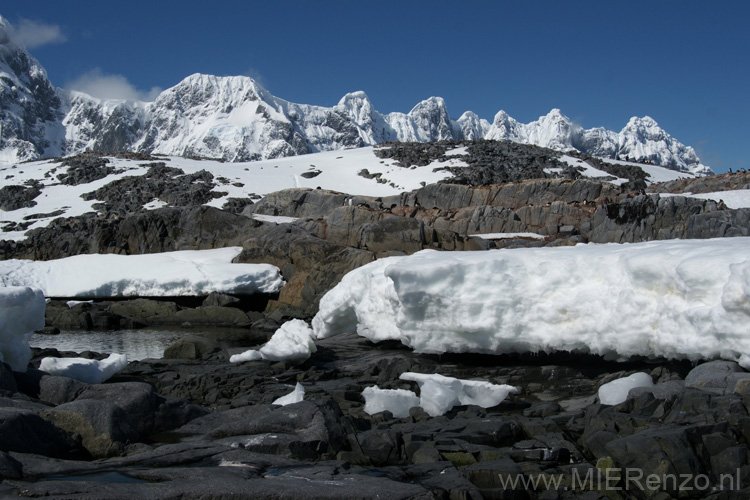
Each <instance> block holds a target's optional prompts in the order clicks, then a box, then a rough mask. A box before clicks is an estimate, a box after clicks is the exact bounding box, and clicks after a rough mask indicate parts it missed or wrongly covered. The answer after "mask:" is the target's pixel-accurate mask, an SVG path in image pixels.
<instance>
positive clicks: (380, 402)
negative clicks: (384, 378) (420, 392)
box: [362, 385, 419, 418]
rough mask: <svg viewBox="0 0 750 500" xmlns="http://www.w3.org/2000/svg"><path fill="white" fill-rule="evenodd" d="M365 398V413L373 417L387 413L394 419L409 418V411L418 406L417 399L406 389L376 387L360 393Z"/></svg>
mask: <svg viewBox="0 0 750 500" xmlns="http://www.w3.org/2000/svg"><path fill="white" fill-rule="evenodd" d="M362 396H363V397H364V398H365V413H367V414H368V415H374V414H375V413H379V412H381V411H386V410H387V411H389V412H391V413H392V414H393V416H394V417H396V418H406V417H408V416H409V409H411V408H413V407H415V406H419V398H418V397H417V395H416V394H414V393H413V392H412V391H409V390H406V389H381V388H379V387H378V386H377V385H376V386H373V387H367V388H366V389H365V390H364V391H362Z"/></svg>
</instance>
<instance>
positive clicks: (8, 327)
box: [0, 286, 46, 371]
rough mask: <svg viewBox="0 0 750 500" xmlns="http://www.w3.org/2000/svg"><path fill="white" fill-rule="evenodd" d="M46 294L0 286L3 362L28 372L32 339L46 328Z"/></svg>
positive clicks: (25, 288) (0, 349) (0, 339)
mask: <svg viewBox="0 0 750 500" xmlns="http://www.w3.org/2000/svg"><path fill="white" fill-rule="evenodd" d="M45 305H46V303H45V300H44V295H43V294H42V292H41V291H40V290H34V289H32V288H29V287H21V286H11V287H0V361H4V362H5V363H7V364H8V365H9V366H10V367H11V368H12V369H13V370H15V371H26V367H27V365H28V364H29V360H30V359H31V348H30V347H29V337H31V334H32V333H34V330H38V329H40V328H43V327H44V308H45Z"/></svg>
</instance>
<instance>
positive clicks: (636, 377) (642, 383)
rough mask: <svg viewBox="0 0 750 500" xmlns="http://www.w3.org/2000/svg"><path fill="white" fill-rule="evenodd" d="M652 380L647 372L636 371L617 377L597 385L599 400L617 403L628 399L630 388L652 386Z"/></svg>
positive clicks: (611, 403)
mask: <svg viewBox="0 0 750 500" xmlns="http://www.w3.org/2000/svg"><path fill="white" fill-rule="evenodd" d="M653 385H654V381H653V380H652V379H651V375H649V374H648V373H643V372H638V373H634V374H632V375H630V376H628V377H623V378H618V379H617V380H613V381H612V382H608V383H606V384H604V385H602V386H601V387H599V401H600V402H601V403H602V404H603V405H619V404H620V403H622V402H624V401H625V400H626V399H628V392H630V389H634V388H636V387H652V386H653Z"/></svg>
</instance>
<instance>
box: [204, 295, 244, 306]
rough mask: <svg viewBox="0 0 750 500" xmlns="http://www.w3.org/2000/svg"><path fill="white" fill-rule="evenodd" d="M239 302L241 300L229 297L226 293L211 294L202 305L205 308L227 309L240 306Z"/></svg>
mask: <svg viewBox="0 0 750 500" xmlns="http://www.w3.org/2000/svg"><path fill="white" fill-rule="evenodd" d="M239 302H240V299H238V298H237V297H233V296H232V295H227V294H226V293H217V292H211V293H210V294H208V297H206V298H205V299H204V300H203V303H202V304H201V305H202V306H203V307H208V306H218V307H226V306H232V305H236V304H239Z"/></svg>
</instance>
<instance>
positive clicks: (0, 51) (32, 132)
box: [0, 17, 713, 174]
mask: <svg viewBox="0 0 750 500" xmlns="http://www.w3.org/2000/svg"><path fill="white" fill-rule="evenodd" d="M0 104H2V115H0V123H1V124H2V136H0V160H3V161H9V162H13V161H22V160H30V159H38V158H41V157H47V156H67V155H72V154H76V153H80V152H82V151H85V150H101V151H112V152H115V151H132V152H139V153H149V154H150V153H157V154H167V155H176V156H199V157H208V158H218V159H221V160H224V161H229V162H239V161H251V160H261V159H272V158H279V157H285V156H294V155H300V154H307V153H313V152H321V151H333V150H339V149H346V148H353V147H363V146H368V145H373V144H377V143H381V142H434V141H441V140H474V139H494V140H501V141H510V142H520V143H526V144H534V145H538V146H543V147H548V148H552V149H556V150H561V151H569V150H577V151H579V152H582V153H585V154H591V155H593V156H599V157H604V158H618V157H622V158H625V157H629V158H631V159H633V160H637V161H642V162H652V163H655V164H659V165H664V166H668V167H671V168H675V169H678V170H682V171H686V172H691V173H695V174H711V173H713V172H712V171H711V169H710V168H709V167H707V166H706V165H703V164H702V163H701V161H700V159H699V158H698V157H697V155H696V154H695V151H694V150H693V148H691V147H689V146H685V145H684V144H682V143H680V142H679V141H677V140H676V139H674V138H673V137H672V136H670V135H669V134H668V133H667V132H666V131H664V130H663V129H661V128H660V127H659V126H658V124H657V123H656V121H655V120H653V119H652V118H650V117H648V116H646V117H642V118H639V117H633V118H631V119H630V121H629V122H628V124H627V125H626V126H625V127H624V128H623V129H622V130H621V131H620V132H614V131H610V130H606V129H604V128H601V127H599V128H592V129H583V128H582V127H580V126H579V125H577V124H575V123H573V122H572V121H571V120H570V119H569V118H568V117H567V116H565V115H564V114H563V113H562V111H561V110H559V109H557V108H555V109H552V110H551V111H550V112H549V113H548V114H547V115H544V116H541V117H539V119H538V120H536V121H532V122H530V123H526V124H524V123H521V122H519V121H517V120H515V119H514V118H512V117H510V116H509V115H508V114H507V113H506V112H505V111H502V110H501V111H499V112H498V113H497V114H496V115H495V117H494V118H493V121H492V122H489V121H487V120H485V119H482V118H480V117H479V116H477V115H476V114H475V113H473V112H472V111H466V112H464V113H463V114H461V115H460V117H459V118H457V119H454V118H452V117H451V115H450V113H449V112H448V108H447V104H446V102H445V100H444V99H443V98H442V97H436V96H433V97H429V98H427V99H425V100H423V101H421V102H419V103H417V104H416V105H415V106H414V107H413V108H412V109H411V110H410V111H409V112H408V113H402V112H391V113H388V114H382V113H380V112H379V111H377V110H376V109H375V106H374V105H373V104H372V102H371V101H370V99H369V97H368V96H367V94H366V93H365V92H363V91H356V92H351V93H348V94H346V95H345V96H343V97H342V98H341V100H340V101H339V102H338V103H337V104H336V105H335V106H333V107H324V106H317V105H311V104H297V103H293V102H291V101H286V100H284V99H281V98H279V97H276V96H274V95H272V94H271V93H270V92H269V91H268V90H266V89H265V88H263V87H262V86H261V85H259V84H258V83H257V82H256V81H255V80H253V79H252V78H250V77H246V76H215V75H205V74H200V73H196V74H193V75H190V76H188V77H186V78H185V79H183V80H182V81H181V82H179V83H178V84H177V85H175V86H173V87H171V88H168V89H166V90H164V91H163V92H161V93H160V94H159V95H158V96H157V97H156V98H155V99H154V100H153V101H151V102H143V101H128V100H115V99H110V100H105V99H98V98H95V97H92V96H89V95H87V94H84V93H82V92H76V91H67V90H63V89H60V88H57V87H54V86H53V85H52V83H51V82H50V81H49V80H48V79H47V75H46V72H45V71H44V68H43V67H42V66H41V65H40V64H39V62H38V61H36V59H34V58H33V56H31V54H29V53H28V52H27V51H26V50H25V49H24V48H23V47H22V46H21V45H20V44H17V43H16V42H14V40H13V37H12V30H11V28H10V25H9V24H8V23H7V21H5V20H4V19H3V18H2V17H0Z"/></svg>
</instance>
